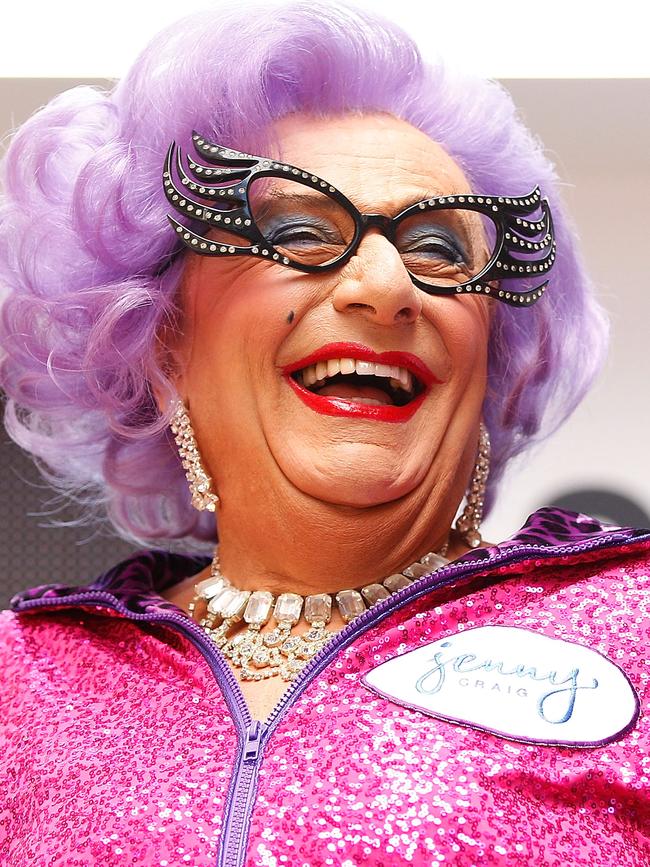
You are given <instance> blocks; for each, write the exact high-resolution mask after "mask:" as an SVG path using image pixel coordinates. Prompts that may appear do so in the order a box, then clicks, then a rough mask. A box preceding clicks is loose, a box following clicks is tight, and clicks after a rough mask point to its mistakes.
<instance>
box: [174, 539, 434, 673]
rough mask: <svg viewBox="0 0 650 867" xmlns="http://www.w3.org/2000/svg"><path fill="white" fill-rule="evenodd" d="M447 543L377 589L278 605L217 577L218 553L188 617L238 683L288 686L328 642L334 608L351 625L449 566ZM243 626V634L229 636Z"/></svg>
mask: <svg viewBox="0 0 650 867" xmlns="http://www.w3.org/2000/svg"><path fill="white" fill-rule="evenodd" d="M448 547H449V543H446V544H445V545H444V546H443V547H442V548H441V550H440V551H439V552H438V553H436V552H433V551H431V552H430V553H428V554H425V555H424V557H422V558H421V559H420V560H417V561H416V562H415V563H412V564H411V565H410V566H408V567H407V568H406V569H404V571H403V572H399V573H397V574H395V575H389V576H388V578H384V579H383V581H382V582H381V583H379V582H377V583H373V584H366V585H365V586H363V587H361V588H360V589H359V590H340V591H339V592H338V593H336V594H334V595H333V596H332V595H331V594H329V593H315V594H312V595H310V596H306V597H303V596H300V595H299V594H298V593H281V594H280V595H279V596H278V597H277V599H276V598H275V597H274V596H273V594H272V593H270V592H269V591H268V590H254V591H250V590H238V589H237V588H236V587H233V585H232V584H231V583H230V582H229V581H228V579H227V578H225V577H224V576H223V575H222V574H221V570H220V568H219V550H218V549H217V550H216V552H215V555H214V559H213V561H212V566H211V568H210V577H209V578H205V579H204V580H203V581H200V582H199V583H198V584H196V585H195V587H194V598H193V599H192V601H191V602H190V604H189V606H188V611H189V614H190V616H191V617H192V618H194V619H195V620H198V623H199V625H200V626H202V627H203V628H204V629H205V631H206V632H207V634H208V635H209V636H210V638H211V639H212V640H213V641H214V643H215V644H216V645H217V647H219V648H220V649H221V652H222V653H223V654H224V656H225V657H226V658H227V659H229V660H230V661H231V663H232V664H233V666H234V667H235V668H238V669H240V671H241V679H242V680H256V681H257V680H266V679H267V678H269V677H275V676H280V677H282V679H283V680H286V681H291V680H293V679H294V678H295V677H296V675H297V674H298V673H299V672H300V671H301V669H302V668H303V667H304V666H305V665H306V663H307V661H308V660H309V659H311V657H312V656H314V655H315V654H316V653H317V652H318V651H319V650H320V649H321V648H322V647H323V646H324V645H325V643H326V642H327V641H329V639H330V638H331V637H332V635H333V632H332V630H328V629H327V624H328V623H329V622H330V620H331V618H332V606H333V603H334V602H335V603H336V606H337V608H338V610H339V613H340V615H341V619H342V620H343V621H344V622H345V623H350V621H351V620H354V618H355V617H358V616H359V615H360V614H362V613H363V612H364V611H366V610H367V608H371V607H372V606H373V605H376V604H377V603H378V602H381V600H382V599H387V598H388V597H389V596H390V595H391V594H393V593H396V592H397V591H398V590H402V589H403V588H404V587H408V586H409V585H410V584H412V583H413V581H414V580H415V579H417V578H421V577H422V576H423V575H428V574H430V573H431V572H435V571H436V569H440V568H441V567H442V566H445V565H446V564H447V563H449V560H448V559H447V558H446V557H445V554H446V553H447V550H448ZM271 616H273V618H274V620H275V627H274V628H273V629H272V630H271V631H270V632H266V633H262V632H261V629H262V627H263V626H264V625H266V623H268V622H269V620H270V619H271ZM302 618H304V620H305V621H306V622H307V624H309V627H310V628H309V630H308V631H307V632H305V633H303V634H302V635H292V634H291V632H292V630H293V628H294V627H295V626H296V624H298V623H299V622H300V620H301V619H302ZM241 620H243V621H244V623H245V624H246V626H247V628H246V630H245V631H237V632H236V633H235V634H234V635H229V633H230V632H231V631H232V630H233V628H234V627H236V625H237V624H238V623H239V622H240V621H241Z"/></svg>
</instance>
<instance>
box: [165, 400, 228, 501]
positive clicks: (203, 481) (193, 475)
mask: <svg viewBox="0 0 650 867" xmlns="http://www.w3.org/2000/svg"><path fill="white" fill-rule="evenodd" d="M169 426H170V428H171V431H172V433H173V434H174V439H175V440H176V445H177V446H178V452H179V454H180V456H181V463H182V464H183V468H184V470H185V475H186V477H187V481H188V482H189V485H190V493H191V495H192V505H193V506H194V508H195V509H198V510H199V512H202V511H204V510H205V511H208V512H214V511H216V508H217V503H218V502H219V497H218V496H217V495H216V494H215V493H213V492H212V479H211V478H210V476H209V475H208V474H207V473H206V471H205V470H204V468H203V464H202V463H201V455H200V454H199V447H198V445H197V443H196V440H195V439H194V431H193V430H192V423H191V422H190V417H189V415H188V414H187V410H186V409H185V404H184V403H183V401H182V400H179V401H178V402H177V403H176V406H175V407H174V414H173V415H172V418H171V421H170V423H169Z"/></svg>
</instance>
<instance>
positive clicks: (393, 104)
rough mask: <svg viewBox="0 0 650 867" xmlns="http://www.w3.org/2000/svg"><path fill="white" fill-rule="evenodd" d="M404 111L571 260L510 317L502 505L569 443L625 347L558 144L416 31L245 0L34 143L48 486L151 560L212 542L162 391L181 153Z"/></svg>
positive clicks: (496, 377) (27, 138)
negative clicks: (277, 125) (293, 126)
mask: <svg viewBox="0 0 650 867" xmlns="http://www.w3.org/2000/svg"><path fill="white" fill-rule="evenodd" d="M350 111H352V112H359V111H364V112H372V111H383V112H390V113H392V114H393V115H395V116H397V117H400V118H403V119H404V120H406V121H408V122H409V123H411V124H413V125H414V126H415V127H417V128H419V129H421V130H422V131H423V132H425V133H426V134H427V135H429V136H430V137H431V138H432V139H435V140H436V141H438V142H440V143H441V144H442V146H443V147H444V148H445V149H446V151H447V152H448V153H449V154H450V155H451V156H452V157H453V158H454V159H455V160H456V161H457V162H458V163H459V165H460V166H461V168H462V169H463V170H464V171H465V173H466V174H467V175H468V177H469V179H470V182H471V185H472V189H473V190H474V191H475V192H478V193H485V194H494V195H521V194H524V193H527V192H529V191H530V189H531V188H532V187H533V186H535V185H536V184H539V186H540V187H541V189H542V192H543V194H544V195H546V196H547V197H548V198H549V200H550V202H551V207H552V210H553V214H554V220H555V230H556V237H557V246H558V257H557V260H556V264H555V266H554V268H553V270H552V272H551V275H550V278H551V284H550V287H549V290H548V291H547V293H546V296H545V297H544V298H543V299H542V300H541V301H540V302H538V303H537V304H536V305H535V306H533V307H530V308H527V309H525V310H516V309H515V310H513V309H512V308H510V307H507V306H505V305H503V304H497V305H496V308H497V309H496V310H495V317H494V321H493V328H492V333H491V342H490V349H489V380H488V393H487V396H486V400H485V406H484V417H485V420H486V423H487V426H488V428H489V430H490V433H491V437H492V454H493V459H492V473H491V477H490V483H489V484H490V495H489V499H490V500H491V499H492V498H493V493H494V489H495V485H496V483H497V482H498V480H499V478H500V476H501V475H502V473H503V469H504V467H505V465H506V463H507V461H508V460H509V459H510V458H512V457H513V456H514V455H516V454H518V453H519V452H521V451H522V450H523V449H524V448H525V447H526V446H528V445H529V444H531V443H532V442H533V441H538V440H540V439H541V438H543V437H545V436H547V435H548V434H549V433H550V432H551V431H553V430H554V429H555V428H556V427H557V426H558V425H559V424H560V423H561V422H562V421H563V420H564V419H565V418H566V417H567V416H568V415H569V414H570V413H571V412H572V411H573V409H574V408H575V406H576V405H577V404H578V402H579V401H580V400H581V398H582V397H583V395H584V393H585V392H586V390H587V388H588V387H589V385H590V383H591V381H592V379H593V377H594V375H595V374H596V372H597V370H598V368H599V366H600V363H601V360H602V357H603V352H604V348H605V344H606V330H607V329H606V324H605V319H604V316H603V313H602V311H601V309H600V308H599V306H598V305H597V303H596V302H595V300H594V298H593V294H592V288H591V285H590V282H589V279H588V277H587V275H586V273H585V271H584V268H583V265H582V262H581V259H580V256H579V254H578V250H577V239H576V236H575V233H574V231H573V229H572V228H571V226H570V224H569V221H568V219H567V217H566V215H565V211H564V208H563V206H562V203H561V201H560V199H559V191H558V188H559V183H558V179H557V177H556V174H555V171H554V168H553V166H552V165H551V164H550V162H549V161H548V160H547V158H546V157H545V156H544V154H543V151H542V147H541V145H540V144H539V142H538V141H536V139H535V138H534V137H533V136H532V135H531V133H530V132H529V131H528V130H527V129H526V128H525V127H524V125H523V124H522V122H521V121H520V119H519V118H518V116H517V114H516V110H515V107H514V105H513V103H512V101H511V99H510V97H509V95H508V94H507V92H506V91H504V90H503V89H502V88H501V87H500V86H499V85H498V84H497V83H495V82H491V81H483V80H477V79H473V78H468V77H465V76H464V75H461V74H459V73H458V72H455V71H453V72H452V71H450V70H448V69H446V68H443V67H442V66H440V65H435V66H430V65H427V64H424V63H423V62H422V60H421V58H420V56H419V53H418V50H417V47H416V46H415V44H414V43H413V42H412V41H411V39H410V38H409V37H407V36H406V34H404V33H403V32H402V31H401V30H399V29H398V28H397V27H395V26H394V25H392V24H390V23H388V22H386V21H385V20H383V19H381V18H379V17H377V16H376V15H374V14H372V13H369V12H364V11H359V10H356V9H354V8H351V7H348V6H345V5H338V4H332V3H322V2H310V3H309V4H307V3H304V2H298V3H290V4H287V5H285V6H282V7H277V6H273V7H268V6H266V5H264V4H259V5H255V6H252V5H250V4H244V5H242V4H241V3H240V2H233V3H230V2H229V3H226V4H223V5H220V6H219V7H218V8H217V9H216V10H213V11H209V12H205V13H200V14H196V15H192V16H190V17H188V18H185V19H183V20H181V21H179V22H178V23H176V24H174V25H173V26H172V27H170V28H169V29H167V30H165V31H163V32H162V33H160V34H159V35H158V36H157V37H156V38H155V39H154V40H153V41H152V42H151V44H150V45H149V46H148V47H147V48H146V49H145V51H144V52H143V54H142V55H141V56H140V57H139V59H138V60H137V62H136V63H135V65H134V66H133V68H132V69H131V71H130V72H129V73H128V74H127V76H126V77H125V78H124V79H123V80H122V81H121V82H120V83H119V84H118V85H117V86H116V88H115V89H114V90H113V91H112V92H110V93H106V92H103V91H101V90H99V89H96V88H93V87H88V86H81V87H75V88H73V89H72V90H69V91H67V92H66V93H63V94H61V95H60V96H58V97H57V98H56V99H54V100H52V102H50V103H49V105H47V106H45V107H44V108H42V109H41V110H40V111H38V112H37V113H36V114H35V115H34V116H33V117H32V118H31V119H30V120H29V121H27V122H26V123H25V124H24V125H23V126H22V127H21V128H20V129H19V130H18V131H17V132H16V134H15V136H14V138H13V141H12V143H11V146H10V148H9V150H8V152H7V154H6V157H5V158H4V161H3V165H2V174H3V182H4V197H3V200H2V203H1V206H0V226H1V231H0V293H2V296H3V297H4V298H5V300H4V303H3V306H2V320H1V325H0V329H1V332H0V345H1V347H2V355H3V360H2V367H1V376H0V383H1V385H2V387H3V388H4V390H5V391H6V394H7V397H8V401H7V405H6V412H5V423H6V427H7V430H8V432H9V434H10V435H11V437H12V438H13V439H14V440H15V441H16V442H17V443H19V444H20V445H21V446H22V447H23V448H25V449H27V450H28V451H29V452H31V453H32V455H34V456H35V457H36V458H37V459H38V461H39V464H40V466H41V469H42V471H43V472H44V474H45V475H46V477H47V479H48V480H49V481H50V482H51V483H52V484H54V485H55V486H56V487H57V488H58V489H59V490H60V491H61V492H64V493H66V494H69V495H72V496H73V497H74V498H75V499H76V500H77V501H80V502H82V504H84V505H85V507H86V508H87V510H88V513H92V512H95V513H96V512H97V511H98V510H99V511H100V512H101V513H106V514H107V515H108V517H109V519H110V521H111V522H112V523H113V525H114V526H115V528H116V530H117V532H118V533H120V535H122V536H124V537H125V538H129V539H134V540H137V541H139V542H142V541H146V542H151V541H161V540H163V539H183V540H184V542H185V544H200V543H205V542H211V541H213V540H214V518H213V516H212V515H210V514H209V513H198V512H196V511H194V510H193V509H192V507H191V505H190V500H189V495H188V491H187V485H186V482H185V477H184V474H183V470H182V468H181V466H180V462H179V459H178V456H177V453H176V449H175V446H174V443H173V440H172V439H171V436H170V433H169V431H168V429H167V424H168V417H167V416H166V415H161V414H160V413H159V412H158V410H157V408H156V404H155V402H154V400H153V398H152V389H156V390H158V391H159V392H161V393H163V394H169V395H170V396H171V394H172V386H171V384H170V381H169V377H168V376H167V375H166V371H165V365H164V361H163V360H162V359H161V358H160V353H159V352H158V351H157V335H159V334H160V331H161V329H162V328H163V327H164V326H165V325H166V324H168V323H173V322H174V321H175V316H176V315H177V312H178V311H177V310H176V307H175V298H176V294H177V287H178V284H179V279H180V276H181V273H182V270H183V265H184V256H183V255H180V254H179V255H177V256H176V257H175V258H172V259H171V265H169V267H166V268H165V267H163V265H164V263H166V262H169V261H170V256H171V255H172V254H173V253H174V252H175V251H176V249H177V241H176V237H175V235H174V233H173V232H172V231H170V228H169V224H168V222H167V220H166V216H165V215H166V214H167V212H168V210H169V207H168V205H167V203H166V201H165V198H164V196H163V193H162V189H161V171H162V165H163V161H164V156H165V152H166V149H167V147H168V145H169V143H170V142H171V141H172V140H176V141H177V142H178V143H179V144H181V145H182V146H183V147H184V148H185V149H186V150H187V149H188V148H189V142H190V136H191V131H192V129H197V130H198V131H200V132H201V133H202V134H204V135H206V136H207V137H209V138H212V139H214V140H217V141H218V142H219V143H221V144H225V145H228V146H231V147H235V148H238V149H240V150H247V151H249V152H259V150H258V148H259V146H260V145H261V144H262V143H263V141H264V137H265V134H267V130H268V127H269V124H271V123H272V122H273V121H274V120H276V119H278V118H280V117H282V116H283V115H286V114H288V113H290V112H308V113H312V114H315V115H317V116H328V115H333V114H339V113H343V112H350Z"/></svg>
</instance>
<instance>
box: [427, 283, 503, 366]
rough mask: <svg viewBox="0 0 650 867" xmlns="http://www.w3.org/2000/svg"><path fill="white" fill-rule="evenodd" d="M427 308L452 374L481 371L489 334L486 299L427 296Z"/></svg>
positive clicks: (485, 359) (488, 310) (485, 358)
mask: <svg viewBox="0 0 650 867" xmlns="http://www.w3.org/2000/svg"><path fill="white" fill-rule="evenodd" d="M431 300H432V302H433V303H432V304H431V305H430V309H429V310H428V311H427V314H428V318H429V319H431V321H432V322H433V324H434V325H435V327H436V330H437V331H438V333H439V335H440V337H441V339H442V343H443V344H444V346H445V349H446V350H447V353H448V357H449V361H450V365H451V373H452V376H453V375H454V373H455V374H457V375H459V374H462V373H463V372H465V373H471V372H472V371H475V370H477V369H480V370H484V369H485V365H486V361H487V346H488V339H489V334H490V308H489V304H488V302H487V299H483V298H471V297H470V298H454V299H431Z"/></svg>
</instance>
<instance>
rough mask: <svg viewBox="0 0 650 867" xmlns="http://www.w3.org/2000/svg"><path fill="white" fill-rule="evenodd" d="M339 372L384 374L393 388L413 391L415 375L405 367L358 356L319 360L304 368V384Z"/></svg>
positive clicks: (315, 381) (318, 380)
mask: <svg viewBox="0 0 650 867" xmlns="http://www.w3.org/2000/svg"><path fill="white" fill-rule="evenodd" d="M337 373H343V374H349V373H358V374H359V375H360V376H383V377H386V378H387V379H390V384H391V385H392V386H393V388H403V389H404V390H405V391H409V392H410V391H413V377H412V376H411V373H410V372H409V371H408V370H407V369H406V368H405V367H398V366H397V365H396V364H378V363H376V362H374V361H359V360H358V359H356V358H329V359H328V360H327V361H319V362H317V364H310V365H309V366H308V367H305V368H303V370H302V381H303V384H304V385H307V386H309V385H315V384H316V383H321V382H323V381H324V380H325V379H327V378H328V377H331V376H336V374H337Z"/></svg>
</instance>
